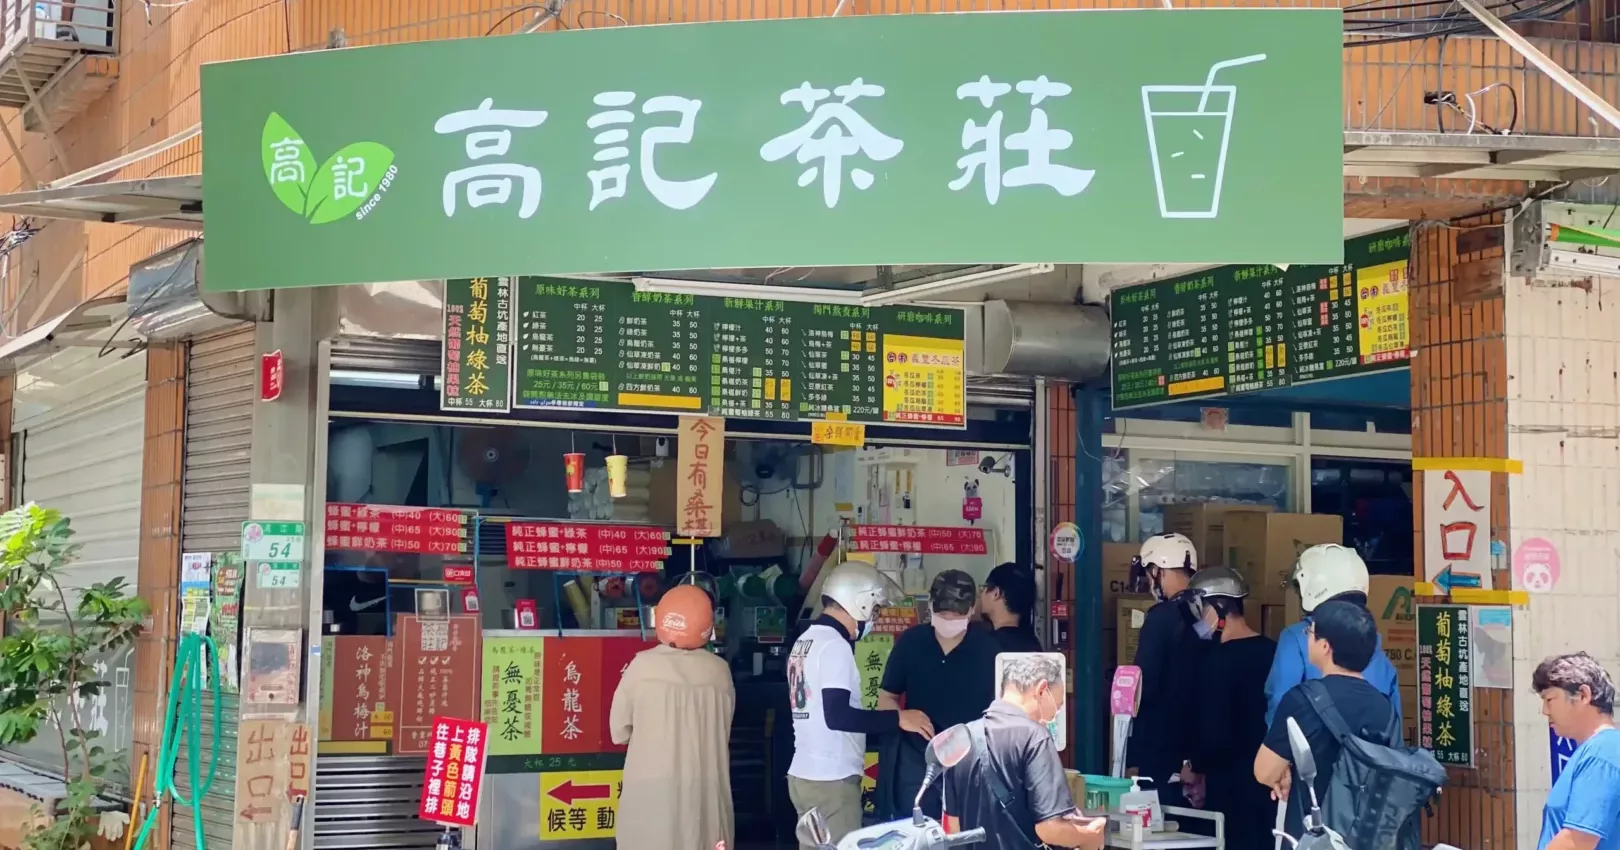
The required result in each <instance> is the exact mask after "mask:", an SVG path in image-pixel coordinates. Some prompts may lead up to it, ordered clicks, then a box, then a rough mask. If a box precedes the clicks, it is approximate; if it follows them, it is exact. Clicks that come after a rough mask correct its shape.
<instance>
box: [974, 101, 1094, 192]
mask: <svg viewBox="0 0 1620 850" xmlns="http://www.w3.org/2000/svg"><path fill="white" fill-rule="evenodd" d="M1014 88H1015V87H1014V86H1010V85H1008V84H1007V83H998V82H995V81H993V80H991V79H990V77H989V75H985V76H982V77H980V78H979V79H978V80H976V81H974V82H971V83H965V84H963V85H961V86H959V87H957V89H956V99H957V100H974V99H976V100H978V101H979V104H980V105H981V106H983V107H984V108H986V109H989V108H990V107H991V106H993V105H994V104H995V101H996V98H998V97H1001V96H1002V95H1005V94H1010V93H1011V92H1012V90H1013V89H1014ZM1016 88H1017V89H1018V92H1019V93H1020V94H1025V95H1028V96H1029V105H1030V112H1029V127H1028V129H1026V130H1024V131H1023V132H1021V133H1013V134H1012V135H1010V136H1007V137H1006V139H1005V140H1003V139H1002V135H1001V121H1002V112H1001V110H999V109H997V110H996V111H995V114H993V115H991V116H990V120H989V121H987V122H985V123H984V125H983V126H980V125H978V124H977V123H975V122H974V121H973V119H971V118H970V119H968V121H967V123H966V124H964V125H962V148H963V149H964V150H966V151H968V153H966V154H964V155H963V156H962V158H961V159H958V160H957V161H956V167H957V168H960V169H962V173H961V174H959V175H957V177H956V179H955V180H952V181H951V182H950V183H949V184H948V185H949V186H950V187H951V189H952V190H954V191H958V192H960V191H961V190H963V189H965V188H967V187H968V185H969V184H971V183H972V182H973V179H974V178H975V177H977V176H979V173H980V172H981V171H983V177H984V196H985V199H986V200H988V201H989V202H990V203H991V204H995V203H996V201H998V200H1000V199H1001V190H1002V189H1003V188H1015V187H1019V186H1050V187H1052V188H1053V189H1056V190H1057V191H1058V194H1060V195H1062V196H1063V197H1065V198H1070V197H1073V196H1075V195H1078V194H1080V193H1081V192H1084V191H1085V189H1086V187H1087V186H1089V185H1091V178H1092V177H1093V176H1095V175H1096V173H1097V172H1095V171H1091V170H1088V169H1083V168H1072V167H1070V166H1067V165H1058V164H1057V163H1054V162H1052V153H1053V152H1054V151H1063V150H1068V149H1069V147H1070V146H1071V145H1073V144H1074V136H1073V134H1071V133H1069V132H1067V131H1065V130H1054V129H1052V127H1051V125H1050V123H1049V122H1048V120H1047V117H1046V110H1044V109H1041V108H1040V104H1041V102H1042V101H1044V100H1046V99H1047V98H1049V97H1066V96H1068V94H1069V93H1070V92H1072V91H1073V88H1071V87H1070V86H1069V85H1067V84H1065V83H1054V82H1052V81H1051V80H1048V79H1047V78H1046V76H1045V75H1044V74H1043V75H1041V76H1039V77H1037V78H1035V79H1033V80H1023V81H1020V82H1019V83H1018V85H1017V86H1016ZM980 146H982V147H980ZM975 148H980V149H978V150H975ZM1002 148H1006V149H1007V150H1013V151H1023V152H1024V157H1025V163H1024V164H1023V165H1015V166H1013V167H1012V168H1009V169H1007V170H1006V171H1002V168H1001V152H1002Z"/></svg>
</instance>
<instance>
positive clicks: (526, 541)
mask: <svg viewBox="0 0 1620 850" xmlns="http://www.w3.org/2000/svg"><path fill="white" fill-rule="evenodd" d="M669 555H670V549H669V532H667V531H665V530H664V529H662V528H657V527H655V526H650V525H586V524H583V523H559V522H511V523H507V525H506V561H507V564H508V566H509V567H510V568H511V569H514V570H551V571H553V572H587V573H612V574H614V575H623V574H626V573H652V572H657V571H658V570H660V569H662V568H663V566H664V559H665V558H668V557H669Z"/></svg>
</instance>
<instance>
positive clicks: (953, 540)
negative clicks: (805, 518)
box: [853, 525, 990, 555]
mask: <svg viewBox="0 0 1620 850" xmlns="http://www.w3.org/2000/svg"><path fill="white" fill-rule="evenodd" d="M853 548H854V549H855V551H857V552H917V553H921V554H923V555H986V554H989V552H990V548H989V547H988V546H987V545H986V544H985V542H984V529H982V528H948V527H945V526H936V525H857V526H855V543H854V547H853Z"/></svg>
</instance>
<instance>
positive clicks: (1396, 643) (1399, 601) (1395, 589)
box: [1367, 576, 1418, 689]
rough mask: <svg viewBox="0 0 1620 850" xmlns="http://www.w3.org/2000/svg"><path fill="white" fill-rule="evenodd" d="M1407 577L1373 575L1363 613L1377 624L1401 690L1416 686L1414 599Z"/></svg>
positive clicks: (1409, 578)
mask: <svg viewBox="0 0 1620 850" xmlns="http://www.w3.org/2000/svg"><path fill="white" fill-rule="evenodd" d="M1413 581H1414V580H1413V578H1412V577H1411V576H1373V577H1372V580H1371V581H1370V582H1369V584H1368V588H1367V610H1369V611H1371V612H1372V615H1373V617H1374V619H1376V620H1377V621H1378V636H1379V637H1380V638H1382V639H1383V642H1384V654H1385V655H1388V656H1389V660H1390V663H1391V664H1394V665H1395V672H1396V673H1397V674H1398V676H1399V678H1400V683H1401V686H1402V688H1403V689H1404V688H1415V687H1417V683H1418V682H1417V600H1416V598H1415V597H1414V596H1413V592H1412V591H1413V587H1412V584H1413Z"/></svg>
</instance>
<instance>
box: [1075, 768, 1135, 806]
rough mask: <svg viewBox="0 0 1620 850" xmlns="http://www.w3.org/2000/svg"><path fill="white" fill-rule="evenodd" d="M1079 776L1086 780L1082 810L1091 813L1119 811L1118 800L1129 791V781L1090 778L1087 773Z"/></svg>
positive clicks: (1110, 777) (1109, 777) (1111, 777)
mask: <svg viewBox="0 0 1620 850" xmlns="http://www.w3.org/2000/svg"><path fill="white" fill-rule="evenodd" d="M1081 775H1082V776H1083V777H1085V780H1086V801H1085V802H1084V803H1083V804H1082V806H1083V808H1085V809H1086V810H1088V811H1093V812H1117V811H1119V798H1120V797H1121V796H1123V795H1124V794H1125V792H1126V791H1129V790H1131V781H1130V780H1129V779H1119V778H1116V777H1113V776H1092V775H1091V774H1089V773H1085V774H1081Z"/></svg>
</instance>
